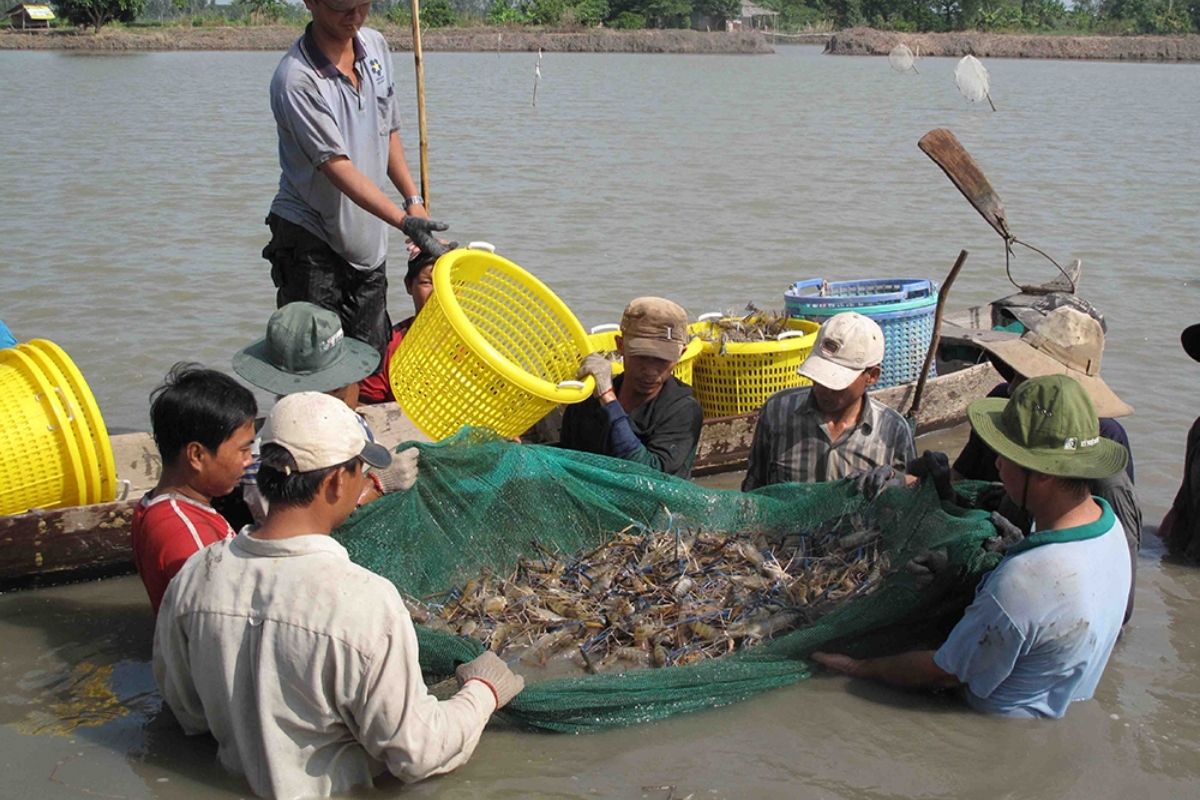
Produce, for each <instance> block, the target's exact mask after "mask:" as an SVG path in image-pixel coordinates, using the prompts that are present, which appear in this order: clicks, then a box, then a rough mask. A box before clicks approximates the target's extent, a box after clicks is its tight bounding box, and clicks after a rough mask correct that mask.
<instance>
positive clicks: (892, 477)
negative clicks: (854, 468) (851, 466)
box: [850, 464, 904, 500]
mask: <svg viewBox="0 0 1200 800" xmlns="http://www.w3.org/2000/svg"><path fill="white" fill-rule="evenodd" d="M850 479H851V480H852V481H854V489H855V491H857V492H858V493H859V494H861V495H862V496H863V497H865V498H866V499H867V500H874V499H875V497H876V496H877V495H878V494H879V493H880V492H882V491H883V490H884V489H886V488H888V487H889V486H903V485H904V476H903V475H900V474H898V473H897V472H896V470H895V469H893V468H892V467H891V465H889V464H884V465H883V466H881V467H875V468H874V469H869V470H866V471H865V472H857V473H855V474H854V475H851V476H850Z"/></svg>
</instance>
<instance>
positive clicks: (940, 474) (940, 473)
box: [905, 450, 956, 502]
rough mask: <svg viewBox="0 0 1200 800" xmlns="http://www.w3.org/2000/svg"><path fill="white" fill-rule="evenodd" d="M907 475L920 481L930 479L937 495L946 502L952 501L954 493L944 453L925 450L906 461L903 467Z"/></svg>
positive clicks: (947, 461) (948, 462)
mask: <svg viewBox="0 0 1200 800" xmlns="http://www.w3.org/2000/svg"><path fill="white" fill-rule="evenodd" d="M905 469H906V470H907V472H908V474H909V475H912V476H913V477H914V478H919V479H920V480H922V481H926V480H932V481H933V485H934V488H936V489H937V493H938V497H939V498H941V499H942V500H945V501H947V502H954V501H955V500H956V495H955V492H954V487H952V486H951V485H950V459H949V458H947V457H946V454H945V453H938V452H935V451H933V450H926V451H925V452H924V453H922V454H921V457H920V458H914V459H913V460H912V461H910V462H908V466H907V467H906V468H905Z"/></svg>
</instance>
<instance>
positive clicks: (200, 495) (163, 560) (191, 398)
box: [132, 363, 258, 614]
mask: <svg viewBox="0 0 1200 800" xmlns="http://www.w3.org/2000/svg"><path fill="white" fill-rule="evenodd" d="M257 412H258V405H257V403H255V401H254V395H253V394H251V392H250V390H249V389H247V388H245V387H244V386H242V385H241V384H240V383H238V382H237V381H235V380H234V379H233V378H231V377H229V376H228V375H225V374H223V373H220V372H217V371H215V370H211V369H204V368H203V367H201V366H200V365H199V364H187V363H179V364H176V365H175V366H174V367H172V368H171V371H170V373H168V374H167V378H166V380H165V381H164V382H163V384H162V385H161V386H159V387H158V388H157V389H155V390H154V392H153V393H152V394H151V395H150V425H151V428H152V429H153V431H154V441H155V443H156V444H157V445H158V453H159V455H160V456H161V458H162V474H161V476H160V477H159V479H158V485H157V486H155V487H154V488H153V489H151V490H150V491H149V492H148V493H147V494H146V496H145V497H143V498H142V500H141V502H139V503H138V506H137V509H136V510H135V511H134V514H133V531H132V539H133V561H134V564H135V565H136V566H137V571H138V574H139V575H140V576H141V578H142V583H143V584H145V586H146V594H147V595H149V596H150V605H151V606H153V607H154V613H155V614H157V613H158V607H159V605H160V604H161V603H162V598H163V594H164V593H165V592H166V591H167V585H168V584H170V582H171V579H172V578H173V577H175V574H176V573H177V572H179V569H180V567H182V566H183V564H184V562H185V561H187V560H188V558H190V557H191V556H192V554H193V553H196V552H197V551H199V550H203V549H204V548H205V547H208V546H209V545H210V544H213V543H214V542H219V541H221V540H222V539H227V538H231V537H232V536H233V535H234V534H233V529H232V528H230V527H229V523H228V522H226V521H225V518H224V517H222V516H221V515H220V514H218V513H217V511H216V509H214V508H213V507H212V500H213V498H214V497H222V496H224V495H227V494H229V493H230V492H232V491H233V490H234V488H235V487H237V485H238V481H239V480H241V477H242V472H243V471H244V470H245V469H246V467H247V466H248V465H249V464H250V460H251V456H250V448H251V445H253V444H254V416H255V414H256V413H257Z"/></svg>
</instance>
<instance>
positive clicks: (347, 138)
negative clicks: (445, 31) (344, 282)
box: [271, 23, 400, 270]
mask: <svg viewBox="0 0 1200 800" xmlns="http://www.w3.org/2000/svg"><path fill="white" fill-rule="evenodd" d="M354 69H355V71H356V72H357V73H358V79H359V85H358V88H357V89H356V88H355V87H354V85H353V84H352V83H351V82H350V80H349V79H348V78H346V76H345V75H343V74H342V73H341V72H340V71H339V70H338V69H337V67H335V66H334V65H333V64H332V63H331V62H330V61H329V59H328V58H326V56H325V54H324V53H322V52H321V49H320V48H319V47H317V43H316V40H315V39H314V38H313V35H312V23H309V26H308V28H306V29H305V31H304V35H303V36H301V37H300V38H299V39H298V40H297V41H296V43H295V44H293V45H292V46H291V48H290V49H289V50H288V51H287V54H286V55H285V56H284V57H283V60H282V61H280V62H279V66H278V67H277V68H276V69H275V75H274V76H273V77H272V78H271V111H272V113H273V114H274V115H275V125H276V129H277V131H278V134H279V165H280V168H281V175H280V177H279V191H278V193H276V195H275V200H274V201H273V202H272V203H271V211H272V213H275V214H278V215H279V216H281V217H283V218H284V219H286V220H287V221H289V222H292V223H294V224H296V225H299V226H300V227H302V228H304V229H305V230H307V231H309V232H310V233H312V234H313V235H314V236H316V237H317V238H319V239H321V240H322V241H323V242H325V243H326V244H328V245H329V246H330V247H331V248H333V250H334V252H336V253H337V254H338V255H340V256H341V257H342V258H344V259H346V261H348V262H349V263H350V265H351V266H353V267H354V268H355V269H359V270H371V269H375V268H376V267H378V266H379V265H380V264H382V263H383V262H384V260H385V259H386V258H387V245H388V225H387V223H385V222H384V221H383V220H381V219H379V218H378V217H376V216H375V215H374V214H371V213H370V212H368V211H366V210H364V209H362V208H360V207H359V206H358V205H357V204H356V203H355V202H354V201H353V200H351V199H350V198H349V197H347V196H346V195H344V194H342V192H341V190H340V189H338V188H337V187H336V186H334V185H333V184H332V183H331V182H330V181H329V178H327V177H326V176H325V174H324V173H322V172H321V171H320V167H321V165H322V164H324V163H325V162H326V161H329V160H330V159H331V158H335V157H337V156H345V157H347V158H349V159H350V162H351V163H352V164H353V165H354V166H355V167H356V168H357V169H358V171H359V172H361V173H363V174H364V175H366V176H367V178H369V179H370V180H371V181H372V182H373V183H374V184H375V185H376V186H378V187H379V188H381V189H382V188H383V187H384V186H385V184H386V183H387V180H388V177H387V167H388V148H389V145H390V140H391V134H392V131H396V130H399V129H400V106H399V103H398V102H397V100H396V85H395V82H394V81H393V79H392V57H391V54H390V53H389V52H388V48H387V42H386V41H385V40H384V38H383V35H382V34H380V33H379V31H376V30H373V29H371V28H360V29H359V31H358V35H357V36H355V37H354Z"/></svg>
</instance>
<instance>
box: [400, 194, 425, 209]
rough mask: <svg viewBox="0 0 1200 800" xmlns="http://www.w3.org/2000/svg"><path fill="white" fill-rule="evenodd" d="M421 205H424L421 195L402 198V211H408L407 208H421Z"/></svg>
mask: <svg viewBox="0 0 1200 800" xmlns="http://www.w3.org/2000/svg"><path fill="white" fill-rule="evenodd" d="M423 205H425V198H424V197H421V195H419V194H414V195H413V196H412V197H406V198H404V210H405V211H408V207H409V206H423Z"/></svg>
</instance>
